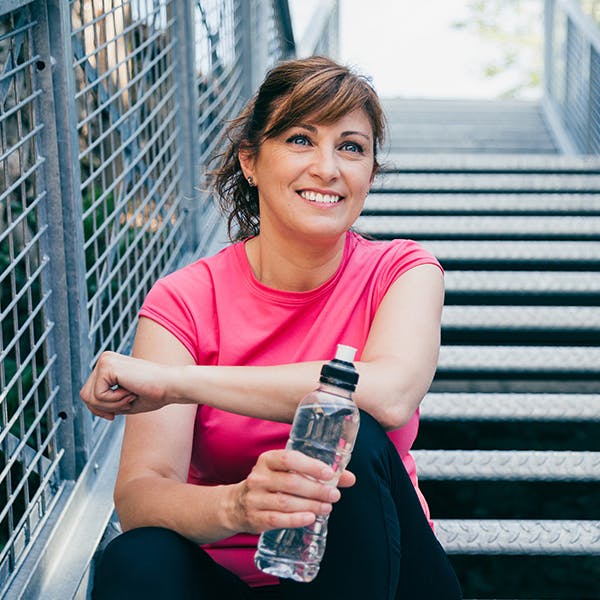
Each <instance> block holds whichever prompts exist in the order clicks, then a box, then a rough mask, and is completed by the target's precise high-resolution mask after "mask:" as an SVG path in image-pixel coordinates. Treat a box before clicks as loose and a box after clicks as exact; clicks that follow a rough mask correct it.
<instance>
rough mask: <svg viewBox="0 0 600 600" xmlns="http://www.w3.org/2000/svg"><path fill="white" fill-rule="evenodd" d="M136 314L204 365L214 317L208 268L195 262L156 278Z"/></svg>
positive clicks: (211, 336) (212, 330) (211, 335)
mask: <svg viewBox="0 0 600 600" xmlns="http://www.w3.org/2000/svg"><path fill="white" fill-rule="evenodd" d="M139 316H140V317H146V318H148V319H152V320H153V321H155V322H156V323H158V324H159V325H162V327H164V328H165V329H166V330H167V331H169V332H170V333H171V334H173V335H174V336H175V337H176V338H177V339H178V340H179V341H180V342H181V343H182V344H183V345H184V346H185V348H186V349H187V350H188V352H189V353H190V354H191V355H192V357H193V359H194V361H195V362H196V364H206V362H207V360H209V359H208V358H207V357H206V356H205V354H206V353H207V350H208V348H209V347H210V346H211V345H212V344H211V343H210V340H211V339H212V338H213V337H214V336H213V332H214V320H215V315H214V300H213V293H212V286H211V282H210V275H209V273H208V270H207V269H206V268H205V267H204V265H203V264H202V263H200V262H198V263H194V264H193V265H190V266H188V267H184V268H183V269H180V270H179V271H175V272H174V273H171V274H170V275H167V276H166V277H164V278H162V279H159V280H158V281H157V282H156V283H155V284H154V285H153V286H152V289H151V290H150V292H149V293H148V295H147V296H146V299H145V300H144V303H143V305H142V308H141V309H140V312H139Z"/></svg>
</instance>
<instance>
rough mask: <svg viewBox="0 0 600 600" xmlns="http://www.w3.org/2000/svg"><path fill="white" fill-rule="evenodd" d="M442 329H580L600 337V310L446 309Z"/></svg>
mask: <svg viewBox="0 0 600 600" xmlns="http://www.w3.org/2000/svg"><path fill="white" fill-rule="evenodd" d="M442 326H443V327H444V328H455V329H465V330H467V331H468V330H470V329H475V328H477V329H480V328H486V329H497V328H502V329H544V330H553V329H559V330H561V329H577V330H581V331H592V330H593V331H598V332H599V333H600V306H493V305H492V306H487V305H486V306H477V305H473V306H466V305H446V306H444V310H443V313H442ZM599 342H600V337H599Z"/></svg>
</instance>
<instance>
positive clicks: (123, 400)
mask: <svg viewBox="0 0 600 600" xmlns="http://www.w3.org/2000/svg"><path fill="white" fill-rule="evenodd" d="M173 370H174V369H173V367H168V366H165V365H161V364H157V363H154V362H150V361H147V360H142V359H139V358H131V357H129V356H125V355H123V354H117V353H116V352H104V353H103V354H102V355H101V356H100V358H99V359H98V362H97V363H96V366H95V368H94V370H93V371H92V373H91V375H90V376H89V378H88V380H87V381H86V382H85V384H84V386H83V387H82V388H81V391H80V392H79V395H80V396H81V399H82V400H83V401H84V402H85V404H86V405H87V407H88V408H89V409H90V411H91V412H92V413H93V414H95V415H96V416H98V417H102V418H104V419H108V420H109V421H112V420H113V419H114V418H115V415H120V414H133V413H140V412H149V411H153V410H157V409H159V408H162V407H163V406H165V405H166V404H168V403H169V402H168V393H167V389H168V388H169V385H168V382H169V379H170V377H171V376H172V375H173V373H172V372H173Z"/></svg>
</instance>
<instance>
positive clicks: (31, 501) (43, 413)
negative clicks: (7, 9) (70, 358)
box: [0, 7, 61, 593]
mask: <svg viewBox="0 0 600 600" xmlns="http://www.w3.org/2000/svg"><path fill="white" fill-rule="evenodd" d="M36 26H37V24H36V22H35V21H34V20H33V19H32V15H31V14H30V9H29V8H28V7H25V8H21V9H19V10H16V11H14V12H12V13H8V14H6V15H4V16H2V17H0V72H1V75H0V289H1V293H0V325H1V327H0V593H1V591H2V588H3V584H5V583H6V582H7V581H8V580H9V578H10V574H11V573H12V572H13V571H14V569H15V568H16V565H17V564H18V563H19V561H20V560H21V558H22V557H23V556H24V554H25V551H26V550H27V549H28V547H29V545H30V543H31V541H32V539H33V537H34V536H35V533H36V530H37V529H38V527H39V525H40V524H41V522H42V521H43V519H44V517H45V516H46V514H47V512H48V510H49V507H50V504H51V503H52V500H53V498H54V497H55V496H56V493H57V491H58V477H57V473H56V469H57V465H58V462H59V459H60V456H61V452H60V451H58V450H57V447H56V434H57V430H58V428H59V426H60V423H61V419H56V418H55V415H54V413H53V409H52V402H53V400H54V398H55V396H56V394H57V391H58V390H57V387H56V385H54V384H53V383H52V381H51V379H50V370H51V368H52V365H53V363H54V362H55V359H56V356H55V355H53V354H51V353H50V351H49V349H48V341H49V336H50V333H51V331H52V323H50V322H49V321H48V320H47V318H46V311H47V304H48V301H49V297H50V293H49V292H48V291H46V289H47V288H46V287H45V286H44V283H45V278H47V277H48V265H49V260H48V257H47V256H46V255H45V253H44V248H43V246H44V243H45V242H46V240H45V237H46V230H47V225H46V223H45V219H44V215H43V211H44V207H45V203H46V200H47V198H46V194H45V190H44V185H43V180H42V168H43V163H44V158H43V155H44V154H43V151H44V149H43V148H42V147H41V145H40V135H41V131H42V125H41V123H40V119H39V113H38V109H37V105H38V104H37V103H38V102H39V101H40V95H41V90H40V89H39V88H38V87H37V85H36V78H35V71H36V68H37V67H38V66H39V65H40V64H41V63H39V62H38V60H39V57H38V56H37V55H36V50H35V47H34V42H33V36H34V28H35V27H36Z"/></svg>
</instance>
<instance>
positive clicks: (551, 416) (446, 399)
mask: <svg viewBox="0 0 600 600" xmlns="http://www.w3.org/2000/svg"><path fill="white" fill-rule="evenodd" d="M421 420H423V421H469V420H477V421H517V420H527V421H565V422H578V421H579V422H581V421H590V422H600V394H546V393H540V394H520V393H489V392H487V393H486V392H429V393H428V394H427V395H426V396H425V398H424V399H423V401H422V402H421Z"/></svg>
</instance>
